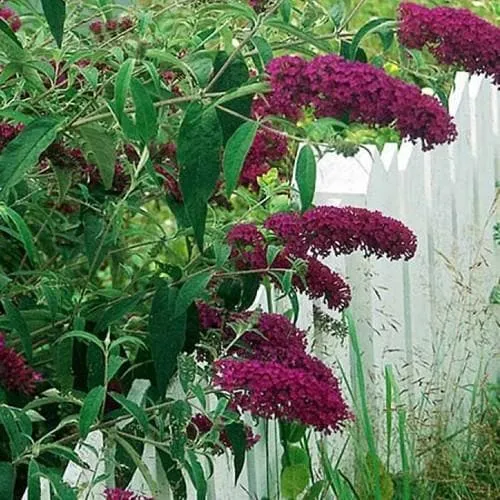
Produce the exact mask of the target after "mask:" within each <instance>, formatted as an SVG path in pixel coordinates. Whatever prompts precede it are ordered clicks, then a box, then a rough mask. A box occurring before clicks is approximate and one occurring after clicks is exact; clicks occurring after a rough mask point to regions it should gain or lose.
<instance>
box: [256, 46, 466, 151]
mask: <svg viewBox="0 0 500 500" xmlns="http://www.w3.org/2000/svg"><path fill="white" fill-rule="evenodd" d="M267 73H268V75H269V82H270V85H271V89H272V90H271V93H270V94H269V95H268V96H266V98H265V99H263V100H261V101H260V102H259V103H258V104H257V105H256V113H257V114H258V115H262V116H264V115H266V114H274V115H281V116H284V117H286V118H288V119H290V120H295V121H296V120H298V119H299V118H300V117H301V116H302V114H303V109H304V108H305V107H310V108H312V109H313V111H314V115H315V116H316V117H318V118H321V117H333V118H337V119H343V118H345V117H347V118H348V119H349V120H350V121H353V122H362V123H366V124H368V125H372V126H389V125H394V127H395V128H396V129H397V130H398V131H399V133H400V134H401V136H402V137H404V138H407V139H409V140H410V141H412V142H416V141H417V140H418V139H420V140H421V141H422V148H423V149H424V150H430V149H432V148H433V147H434V146H436V145H438V144H446V143H450V142H452V141H453V140H454V139H455V138H456V135H457V130H456V127H455V124H454V123H453V121H452V119H451V117H450V115H449V114H448V113H447V111H446V110H445V108H443V107H442V106H441V104H440V103H439V101H438V100H437V99H436V98H434V97H431V96H429V95H425V94H423V93H422V92H421V90H420V89H419V88H418V87H417V86H415V85H411V84H409V83H406V82H403V81H402V80H399V79H397V78H393V77H391V76H389V75H388V74H386V73H385V71H383V70H382V69H380V68H377V67H375V66H372V65H370V64H364V63H361V62H357V61H354V62H353V61H347V60H346V59H344V58H342V57H340V56H337V55H326V56H317V57H315V58H313V59H311V60H310V61H305V60H304V59H302V58H300V57H298V56H282V57H278V58H275V59H273V60H272V61H271V62H270V63H269V64H268V66H267Z"/></svg>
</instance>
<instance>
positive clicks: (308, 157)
mask: <svg viewBox="0 0 500 500" xmlns="http://www.w3.org/2000/svg"><path fill="white" fill-rule="evenodd" d="M295 179H296V181H297V186H298V188H299V194H300V204H301V207H302V210H307V209H308V208H309V207H310V206H311V204H312V202H313V199H314V191H315V189H316V158H315V157H314V152H313V150H312V148H311V146H308V145H305V146H303V147H302V149H301V150H300V153H299V157H298V159H297V167H296V171H295Z"/></svg>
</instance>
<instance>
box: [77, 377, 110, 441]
mask: <svg viewBox="0 0 500 500" xmlns="http://www.w3.org/2000/svg"><path fill="white" fill-rule="evenodd" d="M105 395H106V390H105V389H104V387H103V386H102V385H98V386H97V387H94V388H93V389H92V390H91V391H90V392H89V393H88V394H87V396H86V397H85V400H84V402H83V407H82V409H81V410H80V422H79V428H80V435H81V437H82V439H85V438H86V437H87V436H88V434H89V432H90V428H91V427H92V426H93V425H94V423H95V422H96V420H97V417H98V416H99V412H100V411H101V407H102V404H103V402H104V397H105Z"/></svg>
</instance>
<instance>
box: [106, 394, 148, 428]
mask: <svg viewBox="0 0 500 500" xmlns="http://www.w3.org/2000/svg"><path fill="white" fill-rule="evenodd" d="M111 397H112V398H113V399H114V400H115V401H116V402H117V403H119V404H120V405H121V406H122V407H123V409H124V410H125V411H126V412H128V413H130V415H132V417H134V418H135V420H137V422H138V423H139V424H140V425H141V427H142V429H143V431H144V434H147V432H148V428H149V421H148V416H147V415H146V413H145V412H144V409H143V408H141V407H140V406H139V405H138V404H136V403H134V402H133V401H130V400H129V399H127V398H126V397H125V396H123V395H121V394H118V393H116V392H112V393H111Z"/></svg>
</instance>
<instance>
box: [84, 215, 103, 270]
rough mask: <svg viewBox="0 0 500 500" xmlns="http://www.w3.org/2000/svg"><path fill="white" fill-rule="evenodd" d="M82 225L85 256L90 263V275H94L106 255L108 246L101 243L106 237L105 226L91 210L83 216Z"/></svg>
mask: <svg viewBox="0 0 500 500" xmlns="http://www.w3.org/2000/svg"><path fill="white" fill-rule="evenodd" d="M82 223H83V240H84V245H85V255H86V257H87V260H88V263H89V274H91V275H92V274H94V272H95V271H96V270H97V269H98V268H99V266H100V264H101V262H102V261H103V259H104V257H105V255H106V251H107V247H108V245H107V244H106V243H101V240H102V238H105V237H106V236H105V224H104V220H103V219H102V217H101V216H100V215H99V214H96V213H94V212H93V211H90V210H89V211H85V212H84V213H83V214H82Z"/></svg>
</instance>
